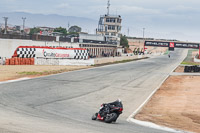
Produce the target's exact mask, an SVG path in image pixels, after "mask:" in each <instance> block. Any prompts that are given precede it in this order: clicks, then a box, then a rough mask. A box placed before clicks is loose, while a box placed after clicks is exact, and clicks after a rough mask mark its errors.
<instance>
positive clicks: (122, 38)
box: [120, 36, 129, 48]
mask: <svg viewBox="0 0 200 133" xmlns="http://www.w3.org/2000/svg"><path fill="white" fill-rule="evenodd" d="M120 45H121V46H123V47H125V48H129V45H128V40H127V38H126V36H121V40H120Z"/></svg>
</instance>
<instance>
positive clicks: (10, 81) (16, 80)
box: [0, 77, 31, 84]
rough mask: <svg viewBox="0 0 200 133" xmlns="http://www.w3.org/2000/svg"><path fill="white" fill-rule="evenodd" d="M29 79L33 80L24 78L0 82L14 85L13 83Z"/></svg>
mask: <svg viewBox="0 0 200 133" xmlns="http://www.w3.org/2000/svg"><path fill="white" fill-rule="evenodd" d="M28 79H31V78H28V77H24V78H19V79H14V80H8V81H3V82H0V84H6V83H12V82H18V81H23V80H28Z"/></svg>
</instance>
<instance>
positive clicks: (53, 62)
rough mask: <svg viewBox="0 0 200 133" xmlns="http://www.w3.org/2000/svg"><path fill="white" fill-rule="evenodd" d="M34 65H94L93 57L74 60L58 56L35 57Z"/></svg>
mask: <svg viewBox="0 0 200 133" xmlns="http://www.w3.org/2000/svg"><path fill="white" fill-rule="evenodd" d="M35 65H63V66H67V65H68V66H91V65H94V59H89V60H74V59H58V58H57V59H56V58H35Z"/></svg>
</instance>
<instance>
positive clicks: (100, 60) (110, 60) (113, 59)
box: [35, 55, 147, 66]
mask: <svg viewBox="0 0 200 133" xmlns="http://www.w3.org/2000/svg"><path fill="white" fill-rule="evenodd" d="M144 57H147V56H144V55H134V56H122V57H107V58H92V59H89V60H74V59H56V58H54V59H53V58H35V65H72V66H74V65H75V66H91V65H97V64H104V63H113V62H116V61H123V60H132V59H140V58H144Z"/></svg>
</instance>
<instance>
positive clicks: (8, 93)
mask: <svg viewBox="0 0 200 133" xmlns="http://www.w3.org/2000/svg"><path fill="white" fill-rule="evenodd" d="M184 56H185V52H183V51H182V50H176V51H175V52H173V53H172V54H171V58H170V59H169V58H168V56H167V55H163V56H158V57H154V58H149V59H145V60H140V61H134V62H129V63H125V64H117V65H109V66H104V67H97V68H92V69H87V70H80V71H73V72H68V73H63V74H58V75H53V76H47V77H41V78H35V79H31V80H25V81H19V82H13V83H6V84H0V116H1V119H0V132H6V133H162V132H163V133H164V131H159V130H155V129H150V128H146V127H142V126H139V125H135V124H133V123H128V122H127V121H126V119H127V118H128V117H129V116H130V115H131V114H132V113H133V112H134V111H135V110H136V109H137V108H138V107H139V106H140V105H141V104H142V103H143V102H144V101H145V100H146V98H147V97H148V96H149V95H150V94H151V93H152V92H153V91H154V89H155V88H156V87H158V85H159V84H160V83H161V82H162V81H163V80H164V79H165V78H166V77H167V76H168V75H169V73H170V72H171V71H172V70H173V69H174V68H175V67H176V66H177V65H178V63H180V61H181V60H183V58H184ZM118 98H120V99H121V100H122V102H123V105H124V112H123V114H122V115H121V116H120V117H119V119H118V120H117V122H116V123H114V124H106V123H103V122H99V121H92V120H91V116H92V115H93V114H94V113H95V112H97V111H98V109H99V107H100V105H101V104H102V103H106V102H112V101H114V100H116V99H118Z"/></svg>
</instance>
